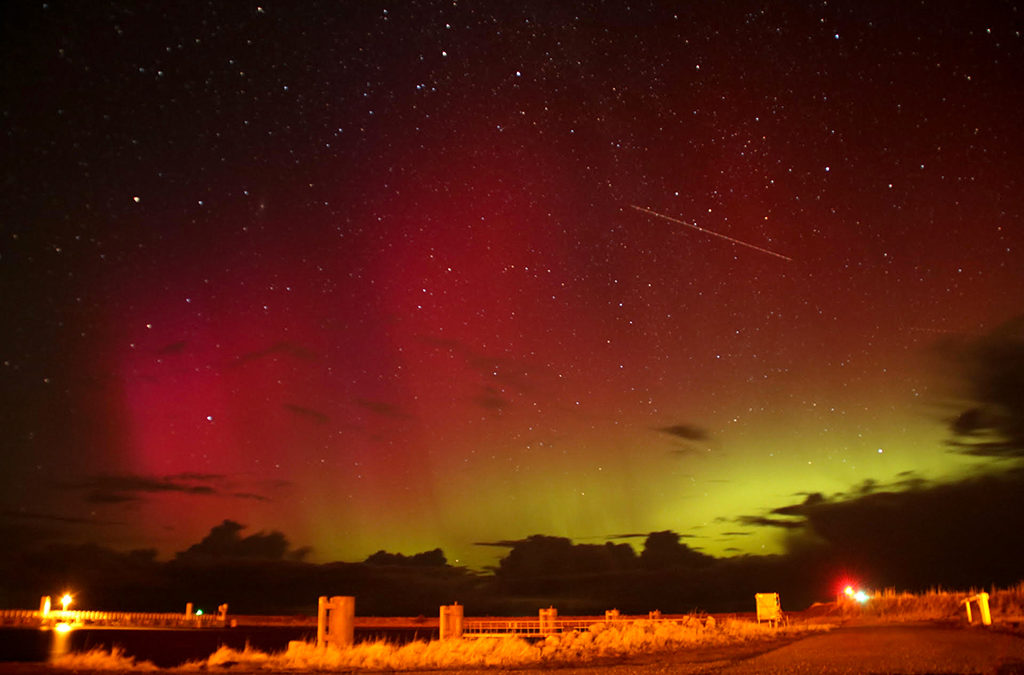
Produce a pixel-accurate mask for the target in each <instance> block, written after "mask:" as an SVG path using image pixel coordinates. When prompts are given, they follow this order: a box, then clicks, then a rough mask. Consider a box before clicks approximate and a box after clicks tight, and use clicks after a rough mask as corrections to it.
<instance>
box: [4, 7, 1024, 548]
mask: <svg viewBox="0 0 1024 675" xmlns="http://www.w3.org/2000/svg"><path fill="white" fill-rule="evenodd" d="M1022 31H1024V13H1022V12H1021V11H1020V10H1019V8H1018V6H1017V4H1016V3H1013V2H977V3H973V2H972V3H961V2H952V1H949V2H945V1H939V2H926V3H909V2H906V3H893V2H888V1H877V2H876V1H873V0H868V1H857V2H816V3H809V2H775V3H755V2H679V3H668V2H665V3H645V2H641V3H634V4H633V5H632V6H631V7H629V8H626V7H625V5H624V4H620V3H601V2H588V3H581V4H575V5H569V4H568V3H555V2H547V1H545V0H527V1H526V2H520V3H497V2H463V1H461V0H460V1H458V2H444V3H442V2H390V3H380V2H337V3H331V2H322V3H291V2H287V3H275V2H272V1H270V2H266V3H264V4H260V3H256V2H238V3H218V2H206V3H107V2H97V3H63V2H31V3H30V2H21V3H11V4H10V5H5V8H4V9H3V10H0V70H2V76H0V92H2V93H0V112H2V119H3V126H4V134H3V144H4V151H3V155H4V158H5V159H4V161H3V168H2V180H0V186H2V187H0V189H2V193H0V195H2V199H0V234H2V240H0V241H2V243H0V274H2V277H0V279H2V282H0V283H2V287H0V289H2V293H0V295H2V300H0V302H2V307H0V309H2V315H3V317H4V320H3V326H2V328H0V384H2V399H0V406H2V410H0V424H2V426H0V442H2V444H3V457H4V460H3V471H2V477H0V526H2V532H3V533H4V536H5V537H6V538H7V540H8V542H16V543H18V542H20V543H23V544H24V543H28V542H32V543H36V544H38V543H45V542H56V541H82V542H84V541H95V542H97V543H100V544H103V545H105V546H109V547H112V548H116V549H125V550H126V549H129V548H138V547H155V548H157V549H158V550H159V551H160V553H161V555H162V556H168V555H171V554H173V553H174V552H176V551H181V550H183V549H184V548H187V547H188V546H189V545H190V544H192V543H194V542H196V541H199V540H200V539H201V538H202V537H203V536H204V535H205V534H206V533H207V532H208V531H209V530H210V528H211V527H213V526H214V525H217V524H218V523H220V522H221V521H222V520H224V519H225V518H230V519H233V520H235V521H237V522H240V523H243V524H245V525H246V526H247V527H248V528H249V530H248V531H250V532H256V531H261V530H265V531H271V530H277V531H280V532H283V533H285V534H286V535H287V537H288V540H289V541H290V542H292V543H293V544H295V545H296V546H307V545H308V546H311V547H312V554H311V559H312V560H315V561H321V562H323V561H330V560H361V559H363V558H365V557H366V556H367V555H369V554H371V553H373V552H374V551H377V550H379V549H385V550H388V551H395V552H401V553H405V554H411V553H416V552H419V551H424V550H428V549H432V548H434V547H441V548H442V549H443V550H444V552H445V554H446V556H447V557H448V560H449V562H452V563H457V564H463V565H470V566H473V567H483V566H485V565H490V564H493V563H494V562H495V561H496V560H497V558H498V557H499V556H500V555H501V554H502V553H503V552H504V549H502V548H501V547H491V546H481V545H480V544H487V543H491V544H494V543H501V542H511V541H515V540H518V539H522V538H523V537H525V536H528V535H531V534H546V535H553V536H564V537H570V538H572V539H573V540H574V541H577V542H587V543H600V542H603V541H609V540H611V541H627V542H632V543H634V545H639V544H640V541H638V540H636V539H631V538H630V535H634V536H635V535H643V534H645V533H648V532H651V531H657V530H673V531H675V532H678V533H680V534H681V535H682V536H683V537H684V541H685V542H686V543H687V544H688V545H689V546H691V547H693V548H696V549H699V550H701V551H703V552H705V553H708V554H711V555H715V556H728V555H735V554H760V553H778V552H782V551H784V550H785V549H786V545H787V544H786V535H787V533H788V532H789V528H787V527H779V526H778V524H777V523H776V524H775V525H773V524H772V523H771V522H770V521H772V520H773V519H778V518H782V517H784V515H785V514H784V512H783V513H782V514H781V515H780V514H779V513H778V512H777V511H776V510H777V509H785V507H787V506H792V505H794V504H799V503H801V502H803V501H804V499H805V498H806V497H807V496H808V495H811V494H821V495H824V496H825V497H826V498H828V499H833V500H842V499H844V498H845V497H844V496H850V497H851V498H852V497H853V496H856V495H863V494H864V493H865V492H866V491H868V488H867V487H865V486H875V487H876V488H877V487H879V486H880V487H882V488H885V489H888V490H895V491H901V490H906V489H910V487H911V486H913V487H914V488H915V489H922V486H936V485H941V484H944V483H949V482H951V481H957V480H961V479H963V478H964V477H966V476H973V475H977V474H978V472H985V471H988V472H996V473H998V472H1000V471H1003V470H1005V468H1006V462H1007V460H1006V459H1005V458H1003V459H998V460H997V459H993V458H992V457H986V456H980V457H979V456H976V455H977V454H978V453H975V454H974V455H972V454H969V453H963V452H957V451H956V449H955V448H953V447H952V446H951V445H950V444H949V440H950V438H951V429H950V418H951V416H955V414H956V411H957V410H958V407H957V406H958V405H960V403H958V402H959V401H961V399H960V398H958V397H960V396H962V389H963V388H962V378H961V376H960V374H959V372H958V370H957V367H956V363H955V362H954V361H955V359H949V358H947V353H948V350H946V349H944V348H943V345H946V346H948V345H950V344H967V343H970V341H971V340H976V339H982V338H983V337H984V336H986V335H990V334H991V333H992V332H993V331H996V330H998V329H999V327H1000V326H1004V325H1006V324H1007V323H1008V322H1010V321H1012V320H1014V318H1015V317H1018V316H1020V315H1021V314H1024V262H1022V261H1024V256H1022V251H1024V229H1022V228H1024V222H1022V214H1024V179H1022V174H1021V166H1022V163H1021V156H1022V153H1021V151H1022V149H1024V125H1022V123H1021V114H1022V113H1021V111H1022V110H1024V87H1022V84H1024V36H1022ZM637 207H640V208H637ZM662 216H664V217H662Z"/></svg>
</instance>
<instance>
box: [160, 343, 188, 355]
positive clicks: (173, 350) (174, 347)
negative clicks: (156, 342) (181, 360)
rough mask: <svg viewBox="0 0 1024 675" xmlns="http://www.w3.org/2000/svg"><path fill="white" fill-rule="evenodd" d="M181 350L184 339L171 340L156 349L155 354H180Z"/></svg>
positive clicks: (183, 349)
mask: <svg viewBox="0 0 1024 675" xmlns="http://www.w3.org/2000/svg"><path fill="white" fill-rule="evenodd" d="M183 351H185V341H184V340H178V341H177V342H172V343H170V344H168V345H164V346H163V347H161V348H160V349H159V350H158V351H157V354H159V355H161V356H168V355H171V354H180V353H182V352H183Z"/></svg>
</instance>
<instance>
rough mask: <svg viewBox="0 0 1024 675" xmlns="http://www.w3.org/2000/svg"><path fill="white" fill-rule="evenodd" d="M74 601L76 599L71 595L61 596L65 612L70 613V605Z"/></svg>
mask: <svg viewBox="0 0 1024 675" xmlns="http://www.w3.org/2000/svg"><path fill="white" fill-rule="evenodd" d="M72 600H74V598H73V597H71V594H70V593H65V594H64V595H63V596H61V599H60V604H61V607H63V608H64V611H65V612H66V611H68V605H70V604H71V601H72Z"/></svg>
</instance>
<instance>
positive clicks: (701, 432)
mask: <svg viewBox="0 0 1024 675" xmlns="http://www.w3.org/2000/svg"><path fill="white" fill-rule="evenodd" d="M655 431H660V432H661V433H663V434H668V435H669V436H675V437H676V438H682V439H683V440H686V441H706V440H708V438H710V436H709V435H708V432H707V430H706V429H703V428H701V427H698V426H695V425H692V424H674V425H672V426H668V427H658V428H657V429H655Z"/></svg>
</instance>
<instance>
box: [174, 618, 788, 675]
mask: <svg viewBox="0 0 1024 675" xmlns="http://www.w3.org/2000/svg"><path fill="white" fill-rule="evenodd" d="M805 630H808V629H806V628H802V629H796V628H782V629H773V628H770V627H768V626H767V625H758V624H756V623H752V622H750V621H738V620H726V621H719V622H716V621H715V619H714V618H712V617H709V618H707V619H700V618H698V617H686V618H684V619H682V620H677V621H650V620H639V621H621V622H610V623H605V622H595V623H593V624H591V625H590V626H589V627H588V628H586V629H584V630H578V631H568V632H565V633H559V634H556V635H552V636H550V637H547V638H545V639H543V640H540V641H536V642H528V641H526V640H523V639H520V638H516V637H491V638H477V639H463V640H444V641H441V640H434V641H431V642H423V641H417V642H412V643H409V644H405V645H397V644H390V643H386V642H364V643H360V644H357V645H354V646H353V647H350V648H347V649H341V648H337V647H333V646H329V647H327V648H325V649H318V648H317V647H316V645H314V644H311V643H307V642H292V643H291V644H290V645H289V647H288V649H287V650H286V651H284V652H281V653H278V654H264V653H262V652H258V651H255V650H243V651H237V650H233V649H229V648H226V647H222V648H221V649H220V650H218V651H217V652H216V653H214V654H213V655H211V656H210V657H209V658H208V659H207V660H205V661H199V662H192V663H189V664H186V665H185V666H183V668H184V669H191V670H200V669H211V668H218V669H223V668H225V667H228V666H237V667H238V668H240V669H243V670H254V669H264V670H416V669H441V670H443V669H453V668H486V667H503V668H517V667H528V666H537V665H541V664H566V663H580V662H587V661H591V660H593V659H597V658H606V657H616V656H628V655H635V654H640V653H649V652H654V651H659V650H665V649H672V648H676V647H681V646H687V645H716V646H717V645H730V644H738V643H743V642H749V641H753V640H769V639H775V638H777V637H780V636H782V635H792V634H794V633H796V632H802V631H805Z"/></svg>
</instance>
